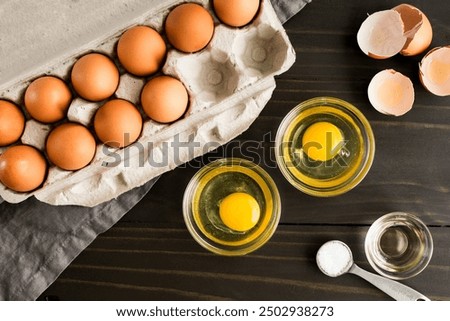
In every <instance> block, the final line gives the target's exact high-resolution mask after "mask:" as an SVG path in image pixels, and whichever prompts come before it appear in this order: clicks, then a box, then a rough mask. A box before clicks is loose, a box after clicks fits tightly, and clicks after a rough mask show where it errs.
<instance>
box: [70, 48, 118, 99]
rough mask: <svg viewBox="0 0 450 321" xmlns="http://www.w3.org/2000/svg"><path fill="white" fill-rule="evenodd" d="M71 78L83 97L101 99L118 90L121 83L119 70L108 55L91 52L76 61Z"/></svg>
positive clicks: (76, 89)
mask: <svg viewBox="0 0 450 321" xmlns="http://www.w3.org/2000/svg"><path fill="white" fill-rule="evenodd" d="M71 79H72V85H73V88H74V89H75V91H76V92H77V93H78V94H79V95H80V96H81V97H82V98H84V99H87V100H90V101H100V100H104V99H106V98H108V97H110V96H111V95H112V94H114V92H115V91H116V89H117V86H118V85H119V70H118V69H117V67H116V65H115V64H114V62H113V61H112V60H111V59H110V58H108V57H107V56H105V55H103V54H99V53H90V54H87V55H84V56H83V57H81V58H80V59H78V60H77V62H75V64H74V65H73V68H72V74H71Z"/></svg>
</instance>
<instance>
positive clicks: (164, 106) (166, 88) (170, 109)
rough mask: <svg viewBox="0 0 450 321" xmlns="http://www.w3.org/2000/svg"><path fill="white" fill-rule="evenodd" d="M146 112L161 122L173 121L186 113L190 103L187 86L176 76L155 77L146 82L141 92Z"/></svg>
mask: <svg viewBox="0 0 450 321" xmlns="http://www.w3.org/2000/svg"><path fill="white" fill-rule="evenodd" d="M141 104H142V108H143V109H144V112H145V113H146V114H147V116H148V117H150V118H151V119H153V120H155V121H157V122H160V123H171V122H173V121H175V120H177V119H178V118H180V117H181V116H183V114H184V113H185V111H186V109H187V106H188V104H189V96H188V93H187V91H186V88H185V87H184V85H183V84H182V83H181V81H179V80H178V79H176V78H173V77H169V76H158V77H155V78H153V79H151V80H149V81H148V82H147V84H145V86H144V88H143V89H142V93H141Z"/></svg>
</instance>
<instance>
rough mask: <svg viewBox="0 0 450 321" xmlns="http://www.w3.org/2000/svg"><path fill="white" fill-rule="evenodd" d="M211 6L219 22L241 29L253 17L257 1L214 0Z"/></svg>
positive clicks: (257, 6) (256, 9)
mask: <svg viewBox="0 0 450 321" xmlns="http://www.w3.org/2000/svg"><path fill="white" fill-rule="evenodd" d="M213 5H214V11H215V12H216V15H217V17H218V18H219V19H220V21H222V22H223V23H225V24H227V25H229V26H232V27H242V26H245V25H246V24H248V23H249V22H250V21H252V20H253V18H254V17H255V15H256V13H257V12H258V9H259V0H214V2H213Z"/></svg>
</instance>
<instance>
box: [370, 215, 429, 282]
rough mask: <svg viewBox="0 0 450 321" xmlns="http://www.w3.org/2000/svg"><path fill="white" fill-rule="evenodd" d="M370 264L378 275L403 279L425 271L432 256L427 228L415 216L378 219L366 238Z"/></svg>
mask: <svg viewBox="0 0 450 321" xmlns="http://www.w3.org/2000/svg"><path fill="white" fill-rule="evenodd" d="M365 252H366V257H367V260H368V261H369V263H370V265H371V266H372V267H373V268H374V269H375V271H377V272H378V273H379V274H381V275H383V276H386V277H388V278H391V279H396V280H402V279H407V278H411V277H413V276H416V275H417V274H419V273H420V272H422V271H423V270H424V269H425V268H426V267H427V265H428V263H429V262H430V259H431V256H432V255H433V239H432V237H431V233H430V230H429V229H428V227H427V226H426V225H425V224H424V223H423V222H422V221H421V220H420V219H419V218H418V217H416V216H414V215H412V214H409V213H402V212H394V213H390V214H386V215H384V216H382V217H380V218H379V219H377V220H376V221H375V222H374V223H373V224H372V225H371V226H370V228H369V231H368V232H367V235H366V239H365Z"/></svg>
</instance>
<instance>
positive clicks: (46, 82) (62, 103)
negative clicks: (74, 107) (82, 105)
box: [24, 76, 72, 123]
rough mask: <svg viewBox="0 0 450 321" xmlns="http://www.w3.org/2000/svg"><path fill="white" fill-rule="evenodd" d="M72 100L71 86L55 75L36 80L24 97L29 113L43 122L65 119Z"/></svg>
mask: <svg viewBox="0 0 450 321" xmlns="http://www.w3.org/2000/svg"><path fill="white" fill-rule="evenodd" d="M71 101H72V93H71V92H70V89H69V86H67V84H66V83H65V82H64V81H63V80H61V79H59V78H56V77H53V76H44V77H40V78H38V79H36V80H34V81H33V82H32V83H31V84H30V85H29V86H28V88H27V90H26V91H25V98H24V102H25V109H26V110H27V112H28V114H30V116H31V117H33V118H34V119H36V120H38V121H40V122H43V123H54V122H57V121H59V120H61V119H63V118H64V117H65V116H66V114H67V110H68V109H69V105H70V102H71Z"/></svg>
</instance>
